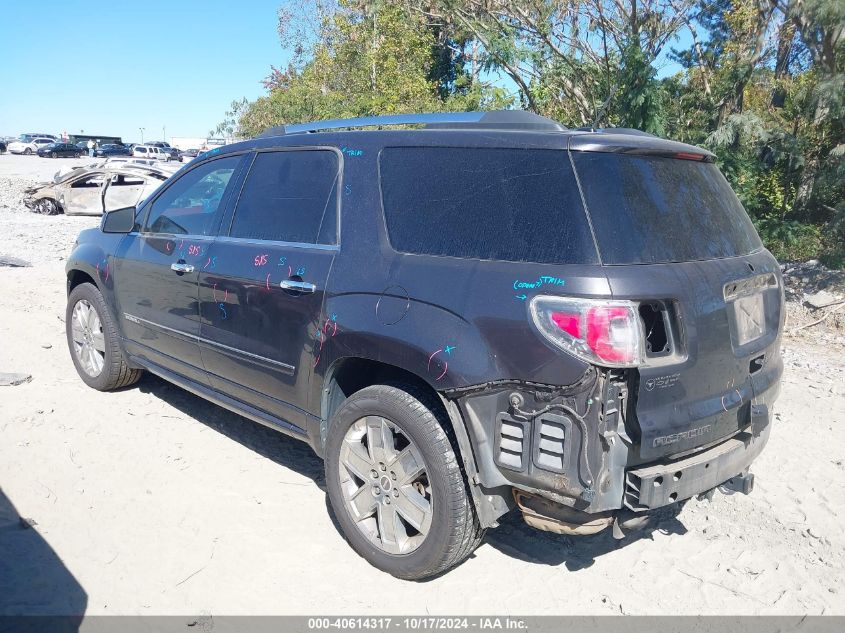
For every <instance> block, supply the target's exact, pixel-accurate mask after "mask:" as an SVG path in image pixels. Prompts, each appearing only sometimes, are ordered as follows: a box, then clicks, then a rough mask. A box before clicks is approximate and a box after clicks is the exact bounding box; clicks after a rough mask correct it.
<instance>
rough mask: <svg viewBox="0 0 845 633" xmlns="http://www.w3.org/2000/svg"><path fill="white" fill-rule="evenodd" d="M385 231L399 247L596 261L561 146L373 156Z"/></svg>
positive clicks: (394, 151) (397, 151)
mask: <svg viewBox="0 0 845 633" xmlns="http://www.w3.org/2000/svg"><path fill="white" fill-rule="evenodd" d="M379 167H380V175H381V188H382V202H383V205H384V215H385V221H386V224H387V232H388V237H389V239H390V243H391V245H392V246H393V248H394V249H395V250H397V251H400V252H404V253H415V254H421V255H442V256H450V257H462V258H472V259H492V260H504V261H515V262H537V263H554V264H571V263H578V264H590V263H595V262H596V261H597V256H596V251H595V246H594V244H593V239H592V236H591V234H590V230H589V225H588V224H587V218H586V214H585V213H584V208H583V205H582V203H581V199H580V197H579V194H578V186H577V184H576V182H575V177H574V175H573V173H572V166H571V164H570V161H569V156H568V154H567V152H566V151H565V150H545V149H512V148H507V149H504V148H503V149H499V148H465V147H461V148H454V147H401V148H400V147H395V148H386V149H384V150H383V151H382V153H381V157H380V160H379Z"/></svg>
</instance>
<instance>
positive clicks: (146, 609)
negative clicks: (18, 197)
mask: <svg viewBox="0 0 845 633" xmlns="http://www.w3.org/2000/svg"><path fill="white" fill-rule="evenodd" d="M57 162H58V163H60V162H62V161H49V160H44V159H38V158H29V157H28V158H24V157H20V158H18V157H10V156H8V155H4V156H0V199H2V200H0V238H2V239H0V256H1V255H6V256H14V257H20V258H23V259H26V260H28V261H30V262H32V264H33V265H32V267H28V268H9V267H0V297H2V302H0V372H25V373H28V374H31V375H32V376H33V379H32V381H31V382H29V383H26V384H23V385H20V386H15V387H0V613H7V614H8V613H17V614H20V613H38V614H43V613H48V614H68V613H73V614H81V613H85V614H211V615H219V614H248V613H260V614H292V613H295V614H315V613H321V614H322V613H332V614H384V615H388V614H407V613H414V614H425V613H428V614H489V613H496V614H619V613H625V614H646V613H648V614H804V613H809V614H834V613H836V614H845V594H843V592H845V589H843V588H842V586H841V580H842V578H843V577H845V576H843V574H845V531H843V529H842V520H843V513H844V512H845V456H843V451H842V447H843V446H845V363H843V360H842V358H843V357H842V351H843V347H845V346H842V345H841V343H842V337H841V335H840V334H837V333H834V334H833V335H831V337H830V338H828V339H825V344H824V345H821V344H819V343H818V341H816V340H814V339H812V338H809V337H801V338H797V337H792V338H787V340H786V341H785V350H784V355H785V359H786V373H785V376H784V382H783V391H782V395H781V398H780V401H779V407H778V409H777V414H776V419H775V420H774V427H773V431H772V436H771V440H770V443H769V445H768V447H767V448H766V450H765V451H764V452H763V454H762V455H761V457H760V458H759V459H758V460H757V461H756V462H755V464H754V466H753V469H752V471H753V472H754V473H755V475H756V477H757V479H756V489H755V490H754V492H753V494H751V495H750V496H743V495H732V496H724V495H721V494H717V495H716V496H715V498H714V499H713V501H712V502H707V501H698V500H691V501H690V502H689V503H688V504H687V505H686V506H685V507H684V509H683V510H682V511H681V513H680V514H679V516H678V517H677V518H674V519H667V520H664V521H663V522H661V523H660V524H658V525H657V526H656V527H655V529H651V530H648V531H645V532H642V533H639V534H638V535H635V536H633V537H631V538H628V539H626V540H625V541H622V542H617V541H614V540H613V539H612V537H611V536H610V534H609V531H608V532H605V533H602V534H599V535H596V536H593V537H581V538H569V537H563V536H556V535H551V534H547V533H543V532H538V531H535V530H532V529H531V528H529V527H527V526H525V525H524V524H523V523H522V521H521V519H520V518H519V517H518V516H515V515H514V516H508V517H506V518H505V519H504V521H503V525H502V526H501V527H500V528H498V529H496V530H492V531H490V532H489V533H488V536H487V538H486V539H485V541H484V543H483V544H482V545H481V547H480V548H479V549H478V550H477V551H476V552H475V554H474V555H473V556H472V557H471V558H470V559H469V560H467V561H466V562H465V563H464V564H463V565H461V566H460V567H458V568H457V569H454V570H453V571H451V572H449V573H447V574H445V575H443V576H441V577H438V578H435V579H433V580H430V581H428V582H423V583H411V582H405V581H400V580H396V579H394V578H392V577H391V576H388V575H386V574H383V573H381V572H379V571H377V570H375V569H374V568H372V567H370V566H369V565H368V564H367V563H365V562H364V561H363V559H361V558H359V557H358V556H357V555H356V554H355V553H354V552H353V551H352V549H351V548H349V547H348V546H347V544H346V543H345V541H344V539H343V537H342V536H341V534H340V533H339V531H338V529H337V527H336V525H335V523H334V522H333V520H332V518H331V514H330V512H329V511H328V508H327V498H326V494H325V486H324V480H323V469H322V463H321V462H320V460H319V459H318V458H317V457H316V456H314V455H313V453H312V452H311V451H310V449H309V448H308V447H307V446H305V445H304V444H301V443H299V442H297V441H296V440H293V439H289V438H287V437H284V436H282V435H280V434H277V433H274V432H273V431H271V430H269V429H266V428H264V427H262V426H259V425H256V424H254V423H252V422H250V421H247V420H245V419H243V418H241V417H239V416H236V415H233V414H231V413H229V412H227V411H224V410H222V409H220V408H217V407H215V406H214V405H211V404H208V403H206V402H205V401H203V400H201V399H200V398H197V397H195V396H193V395H191V394H189V393H187V392H184V391H182V390H181V389H179V388H176V387H173V386H170V385H168V384H167V383H165V382H163V381H162V380H159V379H157V378H155V377H150V376H147V377H145V378H144V379H143V380H142V382H141V383H140V384H139V385H137V386H135V387H132V388H129V389H125V390H123V391H119V392H116V393H99V392H96V391H94V390H91V389H88V388H87V387H86V386H85V385H84V384H83V383H82V381H81V380H79V378H78V377H77V376H76V373H75V371H74V368H73V365H72V363H71V360H70V357H69V355H68V350H67V346H66V343H65V334H64V322H63V319H64V309H65V286H64V261H63V260H64V258H65V257H66V256H67V253H68V252H69V250H70V247H71V245H72V242H73V237H74V236H75V234H76V232H78V231H79V230H80V229H82V228H83V227H86V226H92V225H96V223H97V219H92V218H66V217H64V216H58V217H43V216H37V215H33V214H30V213H28V212H26V211H25V209H24V207H23V206H22V205H21V204H19V203H16V202H15V201H14V200H11V202H10V199H11V198H14V195H13V194H14V191H16V190H17V189H16V188H17V187H18V186H19V182H20V179H21V178H22V177H26V178H32V179H38V178H40V177H43V176H46V175H49V174H51V173H52V172H53V171H55V169H56V163H57ZM68 162H69V161H68ZM38 172H40V174H39V173H38ZM3 196H5V197H3Z"/></svg>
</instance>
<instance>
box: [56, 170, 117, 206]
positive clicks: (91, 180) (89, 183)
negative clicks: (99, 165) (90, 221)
mask: <svg viewBox="0 0 845 633" xmlns="http://www.w3.org/2000/svg"><path fill="white" fill-rule="evenodd" d="M105 182H106V176H105V174H103V173H102V172H96V173H93V174H89V175H87V176H85V177H84V178H80V179H79V180H76V181H74V182H73V183H72V184H71V186H70V187H69V188H68V189H67V190H66V192H65V193H63V194H61V196H62V197H60V198H59V203H61V205H62V207H63V208H64V210H65V213H67V214H68V215H79V214H87V215H100V214H102V212H103V185H104V184H105Z"/></svg>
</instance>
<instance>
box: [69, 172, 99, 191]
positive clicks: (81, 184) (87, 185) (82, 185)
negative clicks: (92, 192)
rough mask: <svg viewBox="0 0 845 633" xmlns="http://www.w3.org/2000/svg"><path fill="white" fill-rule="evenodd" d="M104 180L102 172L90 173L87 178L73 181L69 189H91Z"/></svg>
mask: <svg viewBox="0 0 845 633" xmlns="http://www.w3.org/2000/svg"><path fill="white" fill-rule="evenodd" d="M103 182H104V178H103V174H92V175H91V176H88V177H87V178H82V179H81V180H77V181H76V182H74V183H73V184H72V185H71V186H70V188H71V189H92V188H97V187H102V186H103Z"/></svg>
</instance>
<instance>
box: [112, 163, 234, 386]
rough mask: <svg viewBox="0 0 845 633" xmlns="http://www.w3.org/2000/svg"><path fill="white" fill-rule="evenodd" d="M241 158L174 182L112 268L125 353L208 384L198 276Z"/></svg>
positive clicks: (149, 207)
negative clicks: (201, 346)
mask: <svg viewBox="0 0 845 633" xmlns="http://www.w3.org/2000/svg"><path fill="white" fill-rule="evenodd" d="M243 159H244V157H243V155H235V156H224V157H221V158H218V159H215V160H212V161H208V162H205V163H203V164H201V165H198V166H197V167H196V168H194V169H192V170H189V171H186V172H185V173H183V174H182V175H181V176H180V177H179V178H177V179H176V180H174V181H173V182H171V183H168V186H167V188H165V189H164V190H163V191H161V192H160V193H159V194H158V195H157V196H156V197H154V198H153V199H152V200H151V201H150V202H149V203H147V204H145V205H144V206H143V208H142V209H141V210H140V213H139V222H140V224H141V226H140V227H139V230H137V231H133V232H131V233H130V234H129V235H127V236H126V238H125V239H124V240H123V241H122V242H121V244H120V247H119V249H118V253H117V257H116V266H115V270H114V278H115V294H116V296H117V304H118V308H119V313H118V318H119V319H121V321H122V323H121V327H122V330H123V333H124V335H125V336H126V338H127V339H128V343H127V349H129V350H130V352H131V353H133V354H135V355H137V356H140V357H142V358H145V359H147V360H148V361H150V362H153V363H155V364H157V365H159V366H161V367H164V368H165V369H167V370H169V371H172V372H175V373H177V374H179V375H181V376H184V377H187V378H189V379H191V380H193V381H195V382H198V383H200V384H206V385H207V384H208V383H207V380H206V374H205V370H204V369H203V367H202V360H201V358H200V352H199V345H198V343H197V337H198V335H199V307H198V301H197V276H198V274H199V271H200V269H201V267H202V262H203V261H204V258H205V257H207V254H208V250H209V246H210V244H211V240H212V239H213V236H214V235H215V233H216V232H217V227H218V225H219V223H220V218H221V217H222V215H223V209H224V207H225V205H226V203H227V200H228V199H229V195H230V192H231V190H232V188H233V185H234V180H235V179H236V173H237V169H238V167H239V165H240V164H241V162H242V160H243Z"/></svg>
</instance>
